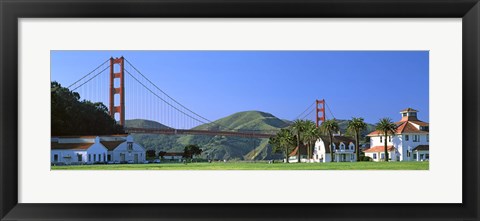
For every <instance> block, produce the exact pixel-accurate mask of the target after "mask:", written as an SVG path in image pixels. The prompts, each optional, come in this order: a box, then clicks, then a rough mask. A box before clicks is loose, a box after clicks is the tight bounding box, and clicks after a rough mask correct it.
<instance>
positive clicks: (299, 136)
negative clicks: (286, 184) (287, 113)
mask: <svg viewBox="0 0 480 221" xmlns="http://www.w3.org/2000/svg"><path fill="white" fill-rule="evenodd" d="M366 128H367V124H366V123H365V121H364V119H363V118H361V117H353V118H352V119H351V120H350V121H349V122H348V126H347V130H348V131H349V132H350V133H352V134H353V136H354V137H355V148H356V150H355V151H356V155H357V161H358V160H359V159H360V149H359V143H360V134H361V132H362V131H364V130H365V129H366ZM375 129H376V130H379V131H382V132H383V134H387V135H388V134H394V133H395V129H396V125H395V124H394V123H393V122H392V121H391V119H390V118H383V119H380V121H379V122H378V123H377V124H376V126H375ZM338 131H339V126H338V123H337V121H335V120H326V121H325V122H323V123H322V124H321V125H320V127H319V128H317V127H316V125H315V123H314V122H313V121H310V120H295V121H294V122H293V124H292V125H291V126H289V127H288V128H283V129H281V130H280V131H279V132H278V133H277V134H276V136H274V137H271V138H270V140H269V144H270V145H272V147H273V151H274V152H277V153H279V152H281V153H283V154H284V155H285V158H286V161H287V163H288V162H289V160H288V158H289V157H288V155H289V153H291V152H292V151H293V150H294V149H295V147H299V148H298V150H297V160H298V162H300V146H301V145H304V146H306V148H307V158H308V159H311V158H312V156H311V154H312V148H313V147H314V144H315V141H316V140H317V139H318V138H319V137H320V136H321V135H325V136H328V138H329V141H330V145H329V148H330V157H331V158H330V159H333V157H334V156H333V154H334V150H333V148H332V147H333V146H332V143H333V134H334V133H337V132H338ZM384 143H385V156H386V158H385V159H386V161H388V150H387V142H384Z"/></svg>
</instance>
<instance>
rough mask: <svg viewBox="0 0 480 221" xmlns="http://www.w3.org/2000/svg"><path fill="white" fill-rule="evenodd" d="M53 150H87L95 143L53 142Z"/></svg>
mask: <svg viewBox="0 0 480 221" xmlns="http://www.w3.org/2000/svg"><path fill="white" fill-rule="evenodd" d="M51 145H52V146H51V148H52V150H86V149H88V148H89V147H90V146H92V145H93V143H57V142H52V143H51Z"/></svg>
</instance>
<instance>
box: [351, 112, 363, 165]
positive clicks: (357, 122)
mask: <svg viewBox="0 0 480 221" xmlns="http://www.w3.org/2000/svg"><path fill="white" fill-rule="evenodd" d="M366 128H367V124H366V123H365V122H364V121H363V118H361V117H352V120H351V121H349V122H348V126H347V130H348V131H350V132H352V133H354V134H355V151H356V152H357V161H360V148H359V146H358V145H359V143H360V142H359V140H360V132H361V131H363V130H365V129H366Z"/></svg>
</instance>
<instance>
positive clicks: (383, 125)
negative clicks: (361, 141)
mask: <svg viewBox="0 0 480 221" xmlns="http://www.w3.org/2000/svg"><path fill="white" fill-rule="evenodd" d="M375 129H376V130H378V131H381V132H383V135H385V142H384V143H385V161H386V162H388V150H387V141H388V139H387V137H388V134H391V135H392V136H393V135H394V134H395V130H396V129H397V125H396V124H394V123H393V122H392V120H391V119H390V118H388V117H386V118H382V119H380V121H379V122H378V123H377V125H375ZM381 135H382V134H380V136H381Z"/></svg>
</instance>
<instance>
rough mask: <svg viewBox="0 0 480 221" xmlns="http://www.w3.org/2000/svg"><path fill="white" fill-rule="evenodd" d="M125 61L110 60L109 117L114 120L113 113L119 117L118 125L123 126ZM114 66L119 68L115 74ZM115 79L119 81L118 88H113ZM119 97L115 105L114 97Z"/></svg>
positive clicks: (121, 59)
mask: <svg viewBox="0 0 480 221" xmlns="http://www.w3.org/2000/svg"><path fill="white" fill-rule="evenodd" d="M124 64H125V59H124V58H123V56H122V57H120V58H113V57H112V58H110V108H109V110H110V116H112V118H113V119H115V113H119V115H120V125H122V126H125V75H124V73H125V69H124ZM115 66H119V67H120V69H119V72H115ZM115 79H119V80H120V81H119V83H120V84H119V87H115ZM116 94H119V95H120V104H115V95H116Z"/></svg>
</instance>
